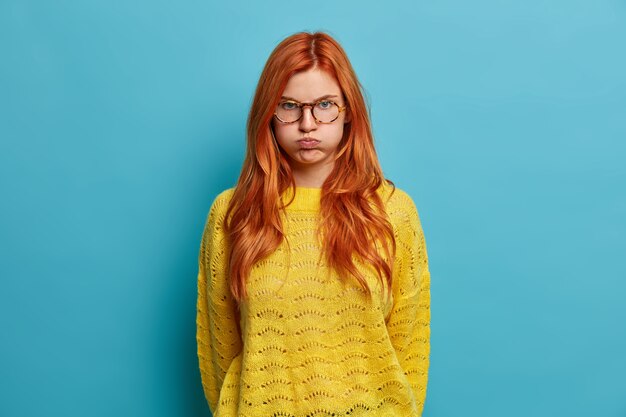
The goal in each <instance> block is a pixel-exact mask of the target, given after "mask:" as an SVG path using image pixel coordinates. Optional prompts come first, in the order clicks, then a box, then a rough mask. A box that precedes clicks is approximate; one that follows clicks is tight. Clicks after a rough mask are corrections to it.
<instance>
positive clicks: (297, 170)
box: [291, 163, 334, 188]
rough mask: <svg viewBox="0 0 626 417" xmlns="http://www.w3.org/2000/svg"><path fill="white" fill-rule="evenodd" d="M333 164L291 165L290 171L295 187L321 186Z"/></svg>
mask: <svg viewBox="0 0 626 417" xmlns="http://www.w3.org/2000/svg"><path fill="white" fill-rule="evenodd" d="M333 165H334V164H332V163H330V164H328V163H327V164H324V165H321V166H297V167H296V166H292V169H291V173H292V175H293V179H294V181H295V182H296V187H306V188H322V185H323V184H324V181H326V178H328V176H329V175H330V173H331V171H332V170H333Z"/></svg>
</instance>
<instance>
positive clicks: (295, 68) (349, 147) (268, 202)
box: [224, 32, 396, 302]
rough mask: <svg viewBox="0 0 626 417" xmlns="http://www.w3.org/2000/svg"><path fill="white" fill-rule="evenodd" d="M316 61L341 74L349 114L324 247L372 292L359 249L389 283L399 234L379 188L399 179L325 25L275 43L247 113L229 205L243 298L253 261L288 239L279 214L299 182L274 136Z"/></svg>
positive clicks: (233, 278)
mask: <svg viewBox="0 0 626 417" xmlns="http://www.w3.org/2000/svg"><path fill="white" fill-rule="evenodd" d="M314 68H318V69H321V70H324V71H326V72H327V73H328V74H330V75H332V76H334V77H335V79H336V80H337V82H338V84H339V86H340V88H341V90H342V92H343V94H344V97H345V100H346V104H347V106H348V108H347V111H349V112H350V116H351V119H350V121H349V122H347V123H346V124H345V125H344V131H343V137H342V139H341V141H340V142H339V145H338V152H337V154H336V158H335V163H334V167H333V170H332V172H331V173H330V175H329V176H328V177H327V179H326V181H325V182H324V184H323V185H322V189H321V200H320V224H319V227H318V238H320V236H323V238H320V241H321V242H322V254H323V256H325V257H326V260H327V262H328V266H329V267H331V268H334V269H335V270H336V271H337V273H338V274H339V275H340V276H342V277H345V276H347V275H351V276H354V277H355V278H356V280H357V282H358V283H359V285H360V286H361V287H362V288H363V289H364V290H365V292H366V293H367V294H368V295H370V296H371V288H370V287H369V285H368V283H367V281H366V279H365V277H364V276H363V274H362V273H361V272H360V271H359V269H358V268H357V266H356V265H355V263H354V260H353V256H354V255H356V256H357V257H358V258H359V260H361V261H363V262H365V263H368V264H369V265H371V266H373V267H374V268H375V270H376V272H377V274H378V279H379V282H380V283H381V285H383V286H384V285H385V284H387V285H388V287H387V288H391V281H392V266H393V256H395V251H396V242H395V239H394V233H393V228H392V225H391V223H390V222H389V219H388V217H387V215H386V212H385V207H384V203H383V201H382V199H381V197H380V195H379V194H378V193H377V190H378V189H379V188H380V187H381V186H383V185H385V183H387V184H390V185H391V186H392V187H393V190H392V192H393V191H394V190H395V185H394V184H393V182H392V181H390V180H387V179H385V178H384V177H383V173H382V169H381V167H380V164H379V162H378V157H377V155H376V150H375V148H374V138H373V135H372V130H371V124H370V117H369V108H368V107H367V106H366V104H365V100H364V98H363V88H362V86H361V84H360V82H359V81H358V79H357V76H356V74H355V72H354V70H353V68H352V65H351V64H350V61H349V60H348V57H347V55H346V53H345V51H344V50H343V48H342V47H341V45H339V43H338V42H337V41H336V40H334V39H333V38H332V37H331V36H329V35H328V34H326V33H324V32H315V33H308V32H299V33H296V34H293V35H291V36H289V37H287V38H285V39H284V40H283V41H282V42H280V43H279V44H278V45H277V46H276V48H275V49H274V51H272V53H271V54H270V56H269V58H268V60H267V62H266V64H265V67H264V69H263V71H262V73H261V76H260V79H259V82H258V85H257V88H256V92H255V95H254V99H253V102H252V105H251V108H250V113H249V115H248V120H247V150H246V156H245V160H244V163H243V167H242V170H241V175H240V177H239V180H238V182H237V185H236V187H235V190H234V193H233V196H232V199H231V200H230V203H229V206H228V209H227V211H226V220H225V222H224V229H225V231H226V233H227V236H228V238H229V240H230V245H231V246H230V247H231V252H230V258H229V277H230V290H231V292H232V295H233V297H234V298H235V299H236V300H237V301H238V302H241V301H242V300H243V299H245V298H246V296H247V293H246V285H245V283H246V278H247V277H248V275H249V273H250V271H251V269H252V267H253V265H254V264H255V263H256V262H257V261H259V260H261V259H263V258H265V257H266V256H268V255H270V254H271V253H273V252H274V251H275V250H276V249H277V248H278V246H279V245H280V244H281V242H282V241H283V239H284V234H283V229H282V221H281V217H280V214H281V210H284V208H285V207H286V206H287V205H288V204H289V203H291V201H293V199H292V200H291V201H289V203H287V204H282V197H281V196H282V194H283V192H285V191H286V190H287V189H288V188H289V187H292V188H291V190H292V191H294V190H295V186H296V184H295V180H294V178H293V175H292V171H291V168H290V165H289V163H288V159H287V157H286V155H285V154H284V151H282V150H281V149H280V147H279V146H278V144H277V143H276V140H275V138H274V133H273V130H272V127H271V121H272V117H273V115H274V111H275V109H276V106H277V105H278V103H279V101H280V97H281V94H282V92H283V91H284V89H285V87H286V85H287V82H288V80H289V78H290V77H291V76H292V75H293V74H295V73H298V72H301V71H307V70H310V69H314ZM294 194H295V193H292V195H294ZM250 207H255V210H250ZM377 242H378V243H377ZM379 243H380V245H381V246H380V248H379V247H378V244H379ZM380 250H382V253H381V252H380Z"/></svg>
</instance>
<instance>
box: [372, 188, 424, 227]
mask: <svg viewBox="0 0 626 417" xmlns="http://www.w3.org/2000/svg"><path fill="white" fill-rule="evenodd" d="M380 192H381V198H382V200H383V204H384V205H385V209H386V211H387V215H388V216H389V218H390V220H392V222H394V221H395V222H397V221H400V220H407V219H409V220H410V219H411V218H413V219H414V218H417V217H419V216H418V213H417V206H416V205H415V202H414V201H413V198H412V197H411V196H410V195H409V193H407V192H406V191H405V190H403V189H402V188H398V187H396V186H394V185H391V184H384V185H383V186H382V187H381V191H380Z"/></svg>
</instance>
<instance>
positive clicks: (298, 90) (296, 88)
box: [272, 69, 349, 187]
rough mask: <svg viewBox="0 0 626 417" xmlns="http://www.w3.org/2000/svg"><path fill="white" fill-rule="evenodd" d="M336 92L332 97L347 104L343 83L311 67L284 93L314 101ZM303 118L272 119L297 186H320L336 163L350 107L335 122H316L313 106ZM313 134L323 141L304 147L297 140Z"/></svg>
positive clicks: (293, 80) (343, 104)
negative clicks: (291, 121)
mask: <svg viewBox="0 0 626 417" xmlns="http://www.w3.org/2000/svg"><path fill="white" fill-rule="evenodd" d="M327 94H334V95H336V96H337V97H332V98H329V100H332V101H334V102H336V103H337V104H338V105H339V106H345V105H346V103H345V100H344V98H343V93H342V91H341V87H340V86H339V83H338V82H337V80H336V79H335V78H334V77H333V76H332V75H330V74H328V73H327V72H325V71H322V70H319V69H311V70H308V71H303V72H300V73H296V74H294V75H293V76H292V77H291V78H290V79H289V81H288V82H287V85H286V87H285V90H284V91H283V93H282V95H283V96H288V97H292V98H294V99H296V100H297V101H299V102H314V101H315V100H316V99H318V98H319V97H322V96H325V95H327ZM302 110H303V114H302V118H301V119H300V120H298V121H297V122H294V123H290V124H283V123H281V122H279V121H278V120H276V119H272V126H273V128H274V136H275V137H276V141H277V142H278V145H279V146H280V147H281V148H282V149H283V151H284V152H285V153H286V154H287V156H288V160H289V165H290V166H291V169H292V171H293V176H294V179H295V181H296V185H297V186H302V187H321V186H322V184H323V183H324V180H325V179H326V177H327V176H328V174H330V172H331V171H332V169H333V165H334V157H335V155H336V153H337V146H338V145H339V142H340V141H341V138H342V136H343V129H344V124H345V123H348V122H349V116H348V115H347V113H348V109H346V111H343V112H341V113H339V117H338V118H337V120H335V121H334V122H332V123H317V122H316V120H315V118H314V117H313V114H312V112H311V110H312V109H311V107H305V108H303V109H302ZM306 137H311V138H314V139H317V140H319V141H320V143H319V144H318V145H317V146H315V148H313V149H304V148H303V147H302V146H301V145H300V144H299V143H298V142H297V141H298V140H299V139H302V138H306Z"/></svg>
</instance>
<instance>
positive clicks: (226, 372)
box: [197, 32, 430, 417]
mask: <svg viewBox="0 0 626 417" xmlns="http://www.w3.org/2000/svg"><path fill="white" fill-rule="evenodd" d="M247 140H248V145H247V152H246V158H245V162H244V165H243V169H242V172H241V176H240V177H239V180H238V182H237V185H236V186H235V187H234V188H230V189H228V190H225V191H223V192H222V193H221V194H219V195H218V196H217V197H216V198H215V200H214V202H213V204H212V206H211V209H210V212H209V215H208V218H207V221H206V225H205V229H204V233H203V236H202V242H201V248H200V254H199V259H198V263H199V267H198V269H199V272H198V303H197V342H198V357H199V363H200V373H201V377H202V385H203V388H204V392H205V395H206V398H207V400H208V403H209V406H210V408H211V411H212V412H213V415H214V416H216V417H220V416H221V417H232V416H262V417H266V416H274V417H279V416H280V417H287V416H293V417H304V416H394V417H395V416H403V417H405V416H419V415H421V413H422V410H423V407H424V401H425V398H426V383H427V376H428V365H429V351H430V274H429V270H428V258H427V253H426V244H425V240H424V234H423V231H422V227H421V224H420V220H419V217H418V213H417V210H416V207H415V205H414V203H413V201H412V199H411V198H410V197H409V195H408V194H407V193H405V192H404V191H402V190H400V189H399V188H397V187H395V186H394V184H393V183H392V182H391V181H389V180H386V179H385V178H384V177H383V173H382V170H381V167H380V165H379V162H378V158H377V156H376V151H375V149H374V142H373V137H372V132H371V128H370V122H369V119H368V109H367V107H366V105H365V102H364V99H363V95H362V91H361V85H360V83H359V81H358V79H357V77H356V75H355V73H354V70H353V69H352V66H351V64H350V62H349V60H348V58H347V56H346V54H345V52H344V50H343V49H342V47H341V46H340V45H339V44H338V43H337V41H335V40H334V39H333V38H332V37H330V36H329V35H328V34H325V33H322V32H317V33H313V34H310V33H297V34H294V35H292V36H289V37H288V38H286V39H284V40H283V41H282V42H281V43H280V44H279V45H278V46H277V47H276V49H275V50H274V51H273V52H272V54H271V55H270V57H269V59H268V61H267V63H266V65H265V68H264V69H263V72H262V74H261V77H260V80H259V83H258V87H257V90H256V93H255V96H254V101H253V103H252V107H251V109H250V114H249V118H248V124H247Z"/></svg>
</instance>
